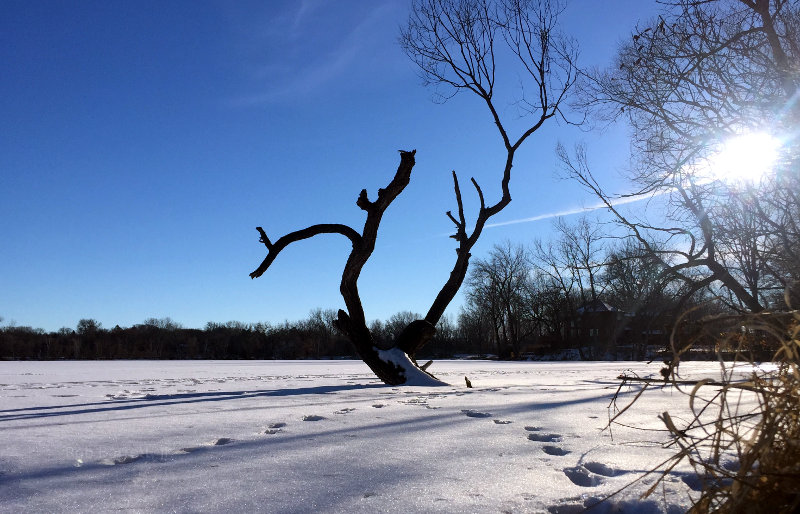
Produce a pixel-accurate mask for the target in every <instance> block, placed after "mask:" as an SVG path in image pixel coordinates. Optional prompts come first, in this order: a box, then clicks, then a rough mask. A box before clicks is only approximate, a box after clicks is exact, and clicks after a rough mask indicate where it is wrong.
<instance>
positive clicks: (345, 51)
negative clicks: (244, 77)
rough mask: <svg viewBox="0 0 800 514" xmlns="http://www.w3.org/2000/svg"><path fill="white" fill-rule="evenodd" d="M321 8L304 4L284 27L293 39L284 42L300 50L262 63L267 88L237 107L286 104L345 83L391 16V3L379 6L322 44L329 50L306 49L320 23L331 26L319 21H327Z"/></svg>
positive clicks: (252, 95)
mask: <svg viewBox="0 0 800 514" xmlns="http://www.w3.org/2000/svg"><path fill="white" fill-rule="evenodd" d="M320 9H321V5H320V3H319V2H314V1H304V2H303V3H301V4H300V6H299V8H298V10H297V12H296V13H295V14H294V16H293V19H292V21H291V22H290V23H289V24H287V27H286V28H285V30H286V31H289V32H291V33H292V37H288V38H285V39H290V40H293V41H298V42H299V43H298V45H299V46H298V48H296V49H295V50H293V51H292V53H289V54H284V56H282V57H281V58H280V59H278V60H274V61H272V62H267V63H264V64H262V65H261V66H260V68H261V70H262V73H260V75H262V77H261V80H263V81H264V89H263V90H262V91H261V92H258V93H255V94H251V95H247V96H244V97H241V98H238V99H237V100H235V101H234V102H233V103H234V104H236V105H240V106H252V105H259V104H268V103H274V102H279V101H285V100H286V99H287V97H290V96H291V97H296V96H298V95H308V94H311V93H314V92H316V91H320V90H322V89H323V88H326V87H328V86H330V85H331V84H334V83H335V82H336V81H339V80H343V79H344V78H345V77H347V76H348V75H350V74H352V70H353V69H354V68H355V67H356V66H357V65H358V63H359V62H360V60H361V59H362V58H363V56H364V55H365V54H366V53H367V52H369V51H370V50H371V49H370V47H369V46H368V43H367V41H370V40H372V38H370V37H368V35H369V34H370V32H371V31H374V30H375V27H376V26H377V25H379V24H380V22H381V21H382V19H383V18H384V17H385V16H389V15H390V14H391V13H392V5H391V4H387V3H381V4H377V5H376V6H375V7H374V8H372V9H371V10H369V11H367V12H364V13H363V14H361V16H362V17H361V19H360V20H358V21H357V22H356V23H355V24H354V25H353V26H352V28H350V29H349V30H348V31H347V32H346V33H344V34H342V35H341V37H340V38H339V39H338V40H328V41H325V40H321V41H320V43H319V44H323V45H328V48H325V47H324V46H320V47H315V48H313V49H312V50H309V49H308V48H303V47H302V45H307V44H308V41H309V40H311V39H313V38H307V37H306V36H307V34H308V33H313V32H314V31H319V30H321V29H320V27H318V26H317V25H318V24H319V23H332V21H330V20H326V21H324V22H320V20H319V19H320V18H323V19H324V18H325V13H323V12H320Z"/></svg>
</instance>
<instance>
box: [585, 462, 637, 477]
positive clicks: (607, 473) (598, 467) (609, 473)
mask: <svg viewBox="0 0 800 514" xmlns="http://www.w3.org/2000/svg"><path fill="white" fill-rule="evenodd" d="M583 467H584V468H586V469H588V470H589V471H591V472H592V473H596V474H598V475H602V476H604V477H616V476H619V475H624V474H625V473H626V472H625V471H622V470H620V469H614V468H612V467H609V466H606V465H605V464H603V463H602V462H587V463H586V464H584V465H583Z"/></svg>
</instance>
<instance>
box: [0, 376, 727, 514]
mask: <svg viewBox="0 0 800 514" xmlns="http://www.w3.org/2000/svg"><path fill="white" fill-rule="evenodd" d="M659 369H660V364H659V363H652V364H645V363H631V362H599V363H583V362H559V363H555V362H553V363H542V362H493V361H437V362H434V364H433V365H432V366H431V368H429V370H430V371H431V372H433V373H434V374H435V375H436V376H438V377H439V378H441V379H443V380H445V381H447V382H449V383H451V384H452V386H451V387H438V388H427V387H388V386H384V385H381V384H380V383H379V382H378V381H377V380H376V379H375V378H374V377H373V376H372V375H371V373H370V372H369V369H368V368H367V367H366V366H365V365H364V364H363V363H361V362H360V361H286V362H281V361H91V362H0V437H2V450H0V511H2V512H67V511H68V512H99V511H103V512H105V511H134V512H167V511H177V512H222V511H226V512H285V513H292V512H298V513H299V512H347V513H352V512H403V513H406V512H551V513H574V512H582V511H583V510H584V508H585V507H586V506H588V505H590V504H592V503H593V502H595V501H596V499H598V498H602V497H604V496H606V495H608V494H609V493H612V492H614V491H616V490H617V489H619V488H621V487H622V486H624V485H625V484H628V483H630V482H632V481H633V480H634V479H636V478H637V477H639V476H641V475H642V474H643V473H644V472H645V471H646V470H648V469H650V468H651V467H653V466H654V465H655V464H657V463H659V462H660V461H662V460H665V459H666V458H667V457H668V456H669V455H670V454H671V451H670V450H668V449H665V448H663V447H662V443H664V442H665V441H667V435H666V433H665V432H664V431H662V430H661V429H662V428H663V426H662V424H661V422H660V421H659V420H658V419H657V417H656V416H657V414H659V413H661V412H663V411H665V410H669V411H670V413H671V414H673V416H674V417H676V416H677V417H679V414H680V412H685V411H686V408H687V398H686V396H685V395H684V394H681V393H679V392H678V391H676V390H675V389H674V388H653V389H652V390H648V391H647V392H646V393H645V395H644V397H643V398H644V400H643V401H640V402H639V403H637V405H636V406H634V407H633V408H632V409H631V410H630V411H628V412H626V414H625V417H624V418H623V419H622V421H623V422H624V423H626V424H629V425H632V426H635V427H636V429H633V428H625V427H622V426H616V427H614V428H613V430H612V431H609V430H604V428H605V427H606V425H607V422H608V416H609V403H610V400H611V398H612V397H613V395H614V393H615V392H616V390H617V388H618V386H619V381H618V380H617V379H616V377H617V376H618V375H619V374H620V373H622V372H624V371H626V370H632V371H634V372H636V373H637V374H638V375H639V376H643V377H644V376H652V377H657V376H658V371H659ZM681 372H682V375H683V376H684V377H685V378H700V377H705V376H710V377H718V375H719V365H718V364H715V363H684V364H682V365H681ZM464 376H468V377H469V378H470V380H471V381H472V384H473V386H474V388H472V389H467V388H466V387H465V381H464ZM636 392H638V388H636V387H632V388H625V389H624V390H623V392H622V393H621V401H622V402H623V403H624V401H625V400H626V399H630V398H632V396H633V395H634V394H635V393H636ZM641 429H656V430H657V431H651V430H641ZM653 481H654V477H647V478H645V479H644V480H643V481H641V482H639V483H637V484H636V485H634V486H633V487H632V488H630V489H628V490H625V491H623V492H622V493H620V494H619V495H617V496H615V497H613V498H612V499H611V500H609V501H607V502H605V503H603V504H601V505H599V506H598V507H597V508H596V509H593V510H592V511H593V512H616V511H618V510H617V509H619V508H624V511H625V512H670V513H673V512H683V511H685V510H686V509H687V508H688V507H689V506H690V497H689V495H690V494H691V492H692V490H691V488H690V485H691V486H695V487H696V480H695V479H694V478H693V477H692V475H691V474H690V472H689V470H688V469H678V470H676V472H675V473H673V474H672V475H670V476H668V477H667V479H666V481H665V483H666V489H664V490H661V489H659V491H658V492H657V493H656V494H654V495H653V496H652V497H650V498H648V499H639V495H640V494H641V493H642V492H643V491H644V490H646V489H647V488H648V486H649V485H650V484H652V482H653Z"/></svg>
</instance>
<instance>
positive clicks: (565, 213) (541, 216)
mask: <svg viewBox="0 0 800 514" xmlns="http://www.w3.org/2000/svg"><path fill="white" fill-rule="evenodd" d="M667 192H669V191H665V192H663V193H658V194H657V195H641V196H628V197H624V198H619V199H617V200H614V201H613V202H611V205H613V206H615V207H616V206H617V205H625V204H626V203H633V202H638V201H640V200H647V199H648V198H652V197H653V196H658V195H662V194H665V193H667ZM605 208H606V204H604V203H603V202H599V203H596V204H594V205H590V206H587V207H575V208H572V209H568V210H564V211H557V212H548V213H547V214H539V215H537V216H531V217H530V218H520V219H516V220H510V221H500V222H497V223H487V224H486V228H494V227H503V226H505V225H516V224H518V223H530V222H532V221H541V220H547V219H551V218H558V217H559V216H570V215H572V214H580V213H582V212H591V211H596V210H598V209H605Z"/></svg>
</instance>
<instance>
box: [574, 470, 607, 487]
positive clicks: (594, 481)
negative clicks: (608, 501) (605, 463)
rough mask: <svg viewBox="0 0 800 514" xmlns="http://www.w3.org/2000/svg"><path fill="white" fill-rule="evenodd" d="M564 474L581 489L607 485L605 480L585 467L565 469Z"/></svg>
mask: <svg viewBox="0 0 800 514" xmlns="http://www.w3.org/2000/svg"><path fill="white" fill-rule="evenodd" d="M564 474H565V475H567V478H569V479H570V481H572V483H573V484H575V485H579V486H581V487H597V486H598V485H602V484H604V483H605V481H606V480H605V479H604V478H603V477H601V476H599V475H595V474H594V473H592V472H591V471H589V470H588V469H586V468H585V467H583V466H575V467H574V468H564Z"/></svg>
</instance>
